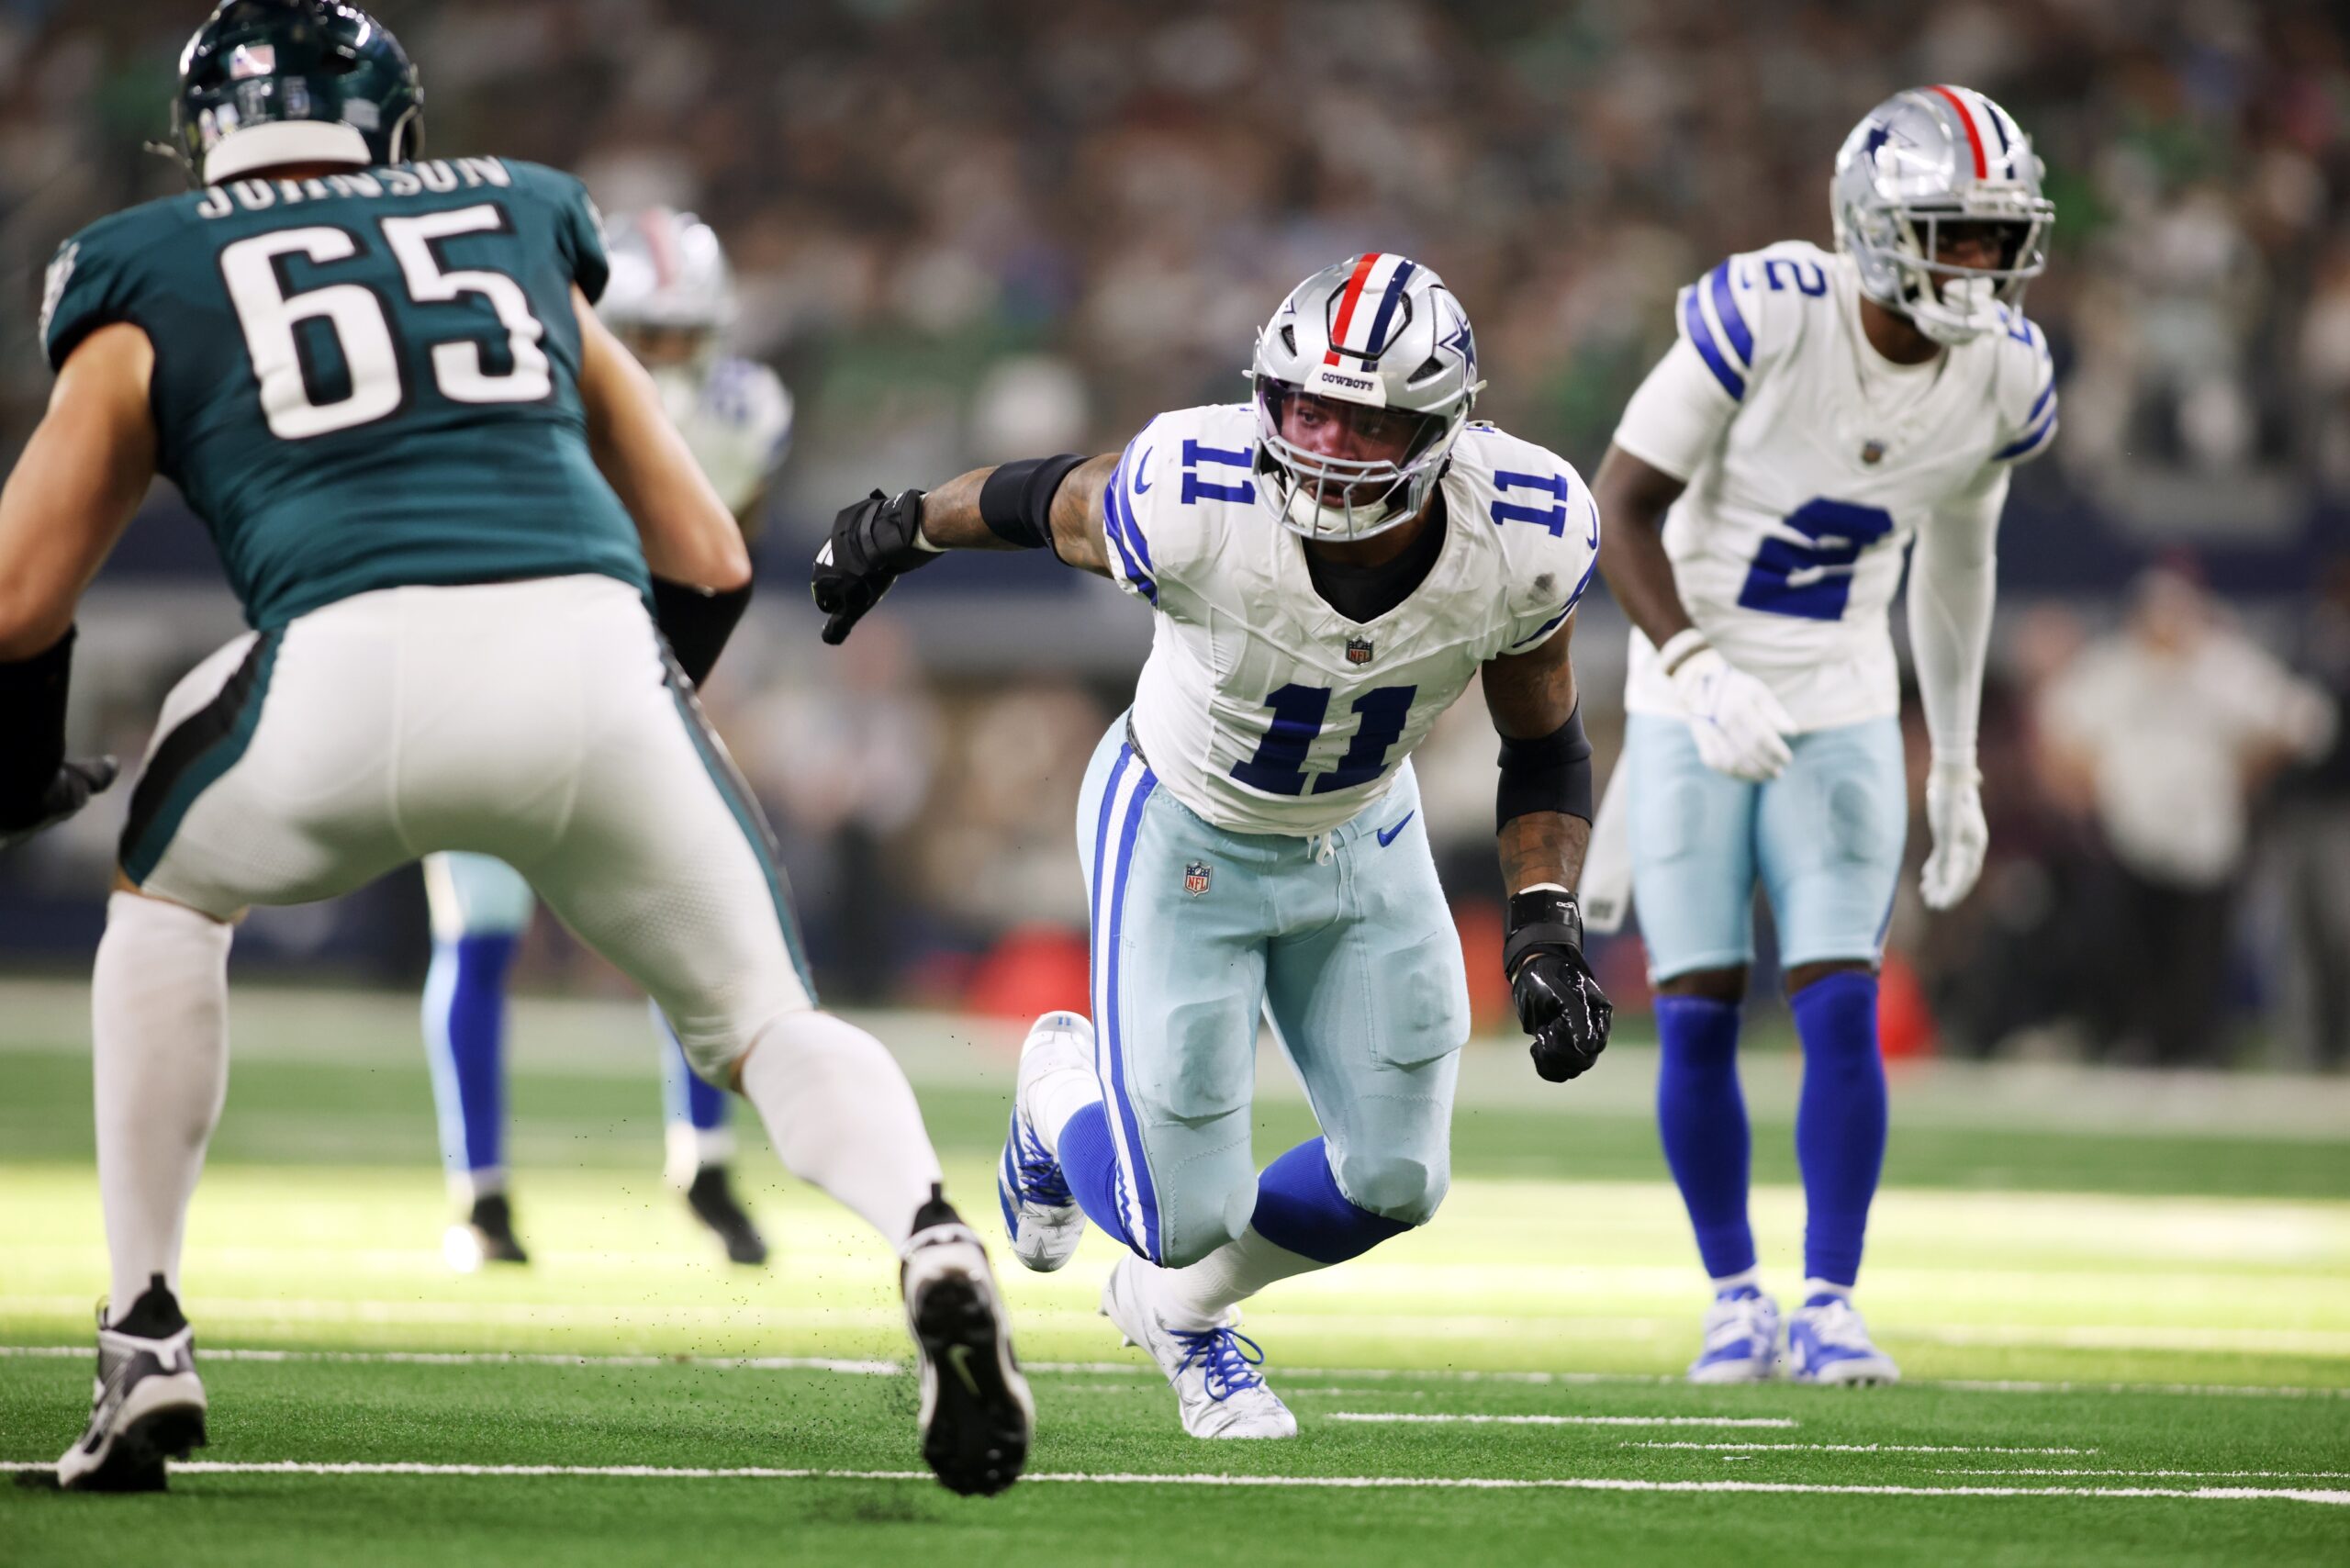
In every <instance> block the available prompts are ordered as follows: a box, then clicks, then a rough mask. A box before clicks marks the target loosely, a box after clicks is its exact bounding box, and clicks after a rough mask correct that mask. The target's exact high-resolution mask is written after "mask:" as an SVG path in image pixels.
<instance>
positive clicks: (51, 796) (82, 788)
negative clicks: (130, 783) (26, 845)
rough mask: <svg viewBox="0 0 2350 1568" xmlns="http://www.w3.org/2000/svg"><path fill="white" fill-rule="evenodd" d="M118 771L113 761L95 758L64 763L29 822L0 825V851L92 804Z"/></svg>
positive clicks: (33, 808) (28, 817)
mask: <svg viewBox="0 0 2350 1568" xmlns="http://www.w3.org/2000/svg"><path fill="white" fill-rule="evenodd" d="M117 771H118V770H117V767H116V766H115V760H114V758H112V757H110V756H93V757H86V758H78V759H74V760H70V761H67V762H65V763H62V764H61V765H60V766H59V767H58V769H57V776H56V777H55V778H51V779H50V781H49V788H48V789H46V790H42V791H41V797H40V799H39V801H37V802H35V803H34V805H33V807H32V810H31V812H30V813H29V814H28V816H27V817H26V820H24V821H21V822H17V821H9V822H0V850H8V849H14V848H15V847H16V846H17V845H19V844H22V843H23V842H24V841H25V840H27V839H28V838H30V837H32V835H33V834H37V833H39V832H40V831H41V829H43V828H46V827H54V826H56V825H57V824H58V823H62V822H63V821H64V820H65V819H66V818H67V817H70V816H72V815H73V813H74V812H78V811H80V810H81V809H82V808H83V807H84V806H86V805H88V804H89V803H90V797H91V796H93V795H102V794H104V793H106V786H108V785H110V784H112V783H113V782H114V779H115V774H116V773H117Z"/></svg>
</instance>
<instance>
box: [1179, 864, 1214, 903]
mask: <svg viewBox="0 0 2350 1568" xmlns="http://www.w3.org/2000/svg"><path fill="white" fill-rule="evenodd" d="M1183 890H1184V891H1185V892H1187V893H1189V894H1191V895H1192V897H1193V898H1198V897H1199V896H1200V895H1201V894H1202V893H1203V892H1206V891H1207V890H1208V868H1207V866H1206V863H1205V862H1203V861H1199V860H1194V861H1192V863H1191V864H1190V865H1188V866H1186V867H1184V868H1183Z"/></svg>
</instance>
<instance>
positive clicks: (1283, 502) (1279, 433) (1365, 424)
mask: <svg viewBox="0 0 2350 1568" xmlns="http://www.w3.org/2000/svg"><path fill="white" fill-rule="evenodd" d="M1256 382H1257V473H1258V476H1259V480H1260V482H1261V483H1262V484H1263V485H1264V487H1266V489H1267V490H1268V492H1269V495H1268V497H1267V498H1268V499H1269V500H1270V502H1271V503H1272V509H1273V512H1274V515H1276V516H1277V517H1279V518H1280V519H1281V523H1282V525H1283V526H1284V527H1286V528H1288V529H1290V530H1291V531H1292V532H1297V533H1302V534H1304V535H1305V537H1307V538H1308V539H1324V540H1346V539H1368V538H1370V537H1371V535H1372V534H1375V533H1383V532H1386V531H1387V530H1389V529H1391V528H1394V527H1396V526H1398V525H1399V524H1401V523H1404V522H1407V521H1410V520H1412V519H1413V518H1415V517H1417V516H1418V515H1419V514H1420V510H1421V509H1422V508H1424V507H1426V506H1427V501H1428V496H1429V493H1430V492H1431V491H1433V490H1434V489H1435V488H1436V484H1437V481H1438V479H1439V478H1441V477H1442V476H1443V474H1444V465H1445V463H1446V460H1447V459H1448V458H1449V457H1450V455H1451V453H1452V443H1453V442H1455V441H1457V440H1458V439H1459V438H1460V428H1461V426H1462V425H1464V424H1466V423H1467V422H1468V419H1469V403H1468V399H1466V398H1463V399H1461V400H1460V402H1458V403H1456V404H1454V405H1453V407H1452V408H1451V409H1449V411H1443V412H1436V413H1418V412H1415V411H1413V410H1410V409H1389V408H1383V407H1380V406H1377V405H1374V404H1366V403H1354V402H1348V401H1344V400H1341V399H1339V398H1332V397H1328V396H1326V395H1324V394H1321V393H1316V392H1309V391H1307V390H1306V389H1305V388H1304V387H1301V386H1298V385H1297V384H1296V383H1295V382H1291V381H1282V380H1279V379H1277V378H1275V377H1273V376H1270V375H1259V376H1258V377H1257V378H1256ZM1298 421H1313V422H1315V423H1317V425H1318V423H1319V422H1320V421H1331V422H1334V423H1335V424H1336V425H1337V436H1338V443H1339V444H1341V445H1344V446H1347V447H1349V448H1351V449H1353V450H1356V451H1381V450H1385V451H1389V452H1393V454H1395V455H1393V456H1391V457H1368V458H1366V457H1334V456H1330V455H1327V454H1323V453H1320V452H1317V451H1315V450H1314V449H1313V448H1312V447H1310V446H1307V445H1305V444H1304V443H1303V442H1298V441H1295V440H1292V439H1291V436H1290V434H1289V431H1290V430H1291V429H1292V426H1293V425H1294V424H1295V423H1297V422H1298Z"/></svg>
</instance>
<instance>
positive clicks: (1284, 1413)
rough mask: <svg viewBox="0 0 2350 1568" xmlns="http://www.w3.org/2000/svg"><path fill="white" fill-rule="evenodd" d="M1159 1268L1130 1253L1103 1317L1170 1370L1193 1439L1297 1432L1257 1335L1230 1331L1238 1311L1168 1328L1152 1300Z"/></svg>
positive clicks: (1105, 1299)
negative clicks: (1213, 1322) (1265, 1370)
mask: <svg viewBox="0 0 2350 1568" xmlns="http://www.w3.org/2000/svg"><path fill="white" fill-rule="evenodd" d="M1157 1272H1158V1270H1157V1269H1156V1267H1155V1266H1154V1265H1152V1264H1149V1263H1147V1262H1145V1261H1143V1260H1142V1259H1140V1258H1137V1257H1135V1256H1133V1255H1132V1254H1129V1255H1127V1256H1126V1257H1124V1258H1121V1259H1119V1260H1118V1262H1117V1266H1116V1267H1115V1268H1113V1269H1112V1270H1111V1271H1110V1281H1109V1282H1108V1283H1107V1284H1105V1285H1103V1286H1102V1316H1104V1317H1106V1318H1108V1319H1109V1320H1110V1321H1111V1322H1112V1323H1113V1324H1115V1325H1117V1328H1118V1332H1119V1333H1120V1334H1122V1335H1124V1336H1125V1342H1126V1343H1127V1344H1129V1345H1135V1346H1138V1347H1140V1348H1141V1349H1142V1350H1147V1351H1148V1352H1149V1354H1150V1358H1151V1360H1153V1361H1157V1362H1158V1370H1159V1371H1161V1372H1165V1373H1166V1374H1167V1381H1168V1382H1169V1383H1172V1384H1173V1385H1174V1388H1175V1399H1176V1403H1177V1404H1178V1406H1181V1410H1182V1415H1183V1429H1184V1430H1185V1431H1187V1432H1189V1433H1191V1434H1192V1436H1193V1437H1195V1438H1293V1437H1295V1436H1297V1417H1294V1416H1292V1415H1291V1414H1290V1412H1289V1406H1286V1405H1283V1404H1282V1403H1281V1400H1280V1398H1279V1397H1278V1396H1277V1395H1275V1394H1274V1393H1273V1391H1272V1390H1271V1389H1270V1388H1268V1387H1267V1386H1266V1385H1265V1380H1264V1378H1263V1377H1262V1376H1261V1375H1260V1374H1259V1372H1258V1371H1257V1369H1258V1368H1259V1367H1260V1366H1263V1365H1264V1364H1265V1352H1264V1351H1263V1350H1261V1349H1259V1346H1258V1344H1257V1342H1256V1341H1255V1340H1253V1339H1249V1338H1244V1337H1243V1336H1241V1335H1239V1334H1236V1333H1234V1332H1233V1330H1232V1324H1233V1322H1235V1321H1237V1317H1236V1316H1234V1315H1230V1314H1227V1315H1226V1318H1225V1323H1224V1324H1223V1325H1221V1326H1220V1327H1214V1328H1208V1329H1202V1330H1189V1329H1181V1328H1169V1327H1167V1325H1166V1323H1165V1321H1164V1320H1162V1319H1161V1318H1160V1316H1159V1315H1158V1309H1157V1308H1156V1307H1154V1306H1153V1305H1151V1303H1150V1300H1149V1296H1150V1294H1151V1280H1152V1276H1153V1275H1154V1274H1156V1273H1157ZM1244 1345H1245V1346H1247V1347H1248V1350H1242V1349H1241V1347H1242V1346H1244ZM1250 1351H1254V1352H1255V1354H1253V1355H1252V1354H1250V1353H1249V1352H1250Z"/></svg>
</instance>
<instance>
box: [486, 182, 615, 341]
mask: <svg viewBox="0 0 2350 1568" xmlns="http://www.w3.org/2000/svg"><path fill="white" fill-rule="evenodd" d="M498 162H500V163H503V164H504V165H505V166H506V168H507V171H508V172H509V174H512V175H513V176H514V188H515V189H517V190H520V191H524V192H527V193H529V194H530V195H532V196H536V197H537V198H538V199H539V200H541V201H543V202H545V203H546V204H547V206H548V207H551V208H553V209H554V233H555V243H556V244H557V245H558V246H560V247H561V249H562V251H563V256H564V260H565V263H568V264H569V266H570V268H571V275H572V280H573V281H574V282H575V283H576V284H578V285H579V290H580V292H581V293H583V294H585V295H586V296H587V297H588V304H590V305H593V304H595V303H596V301H598V300H599V299H601V298H602V297H603V296H604V286H605V284H607V283H609V282H610V281H611V265H610V263H609V262H608V261H607V260H606V259H605V256H604V215H603V214H602V213H601V212H599V210H597V207H596V200H595V198H594V197H593V196H589V195H588V187H587V185H585V184H584V183H583V182H582V181H581V180H580V178H579V176H578V175H576V174H565V173H564V172H563V171H562V170H561V169H554V168H549V167H548V166H547V165H546V164H544V163H531V162H524V161H523V160H521V159H520V158H500V159H498Z"/></svg>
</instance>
